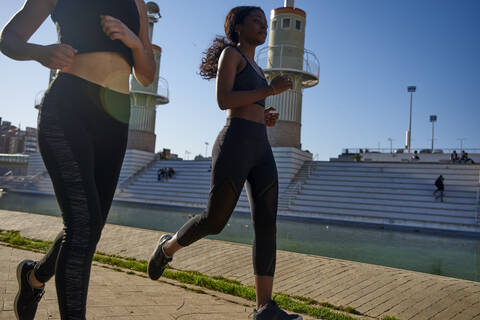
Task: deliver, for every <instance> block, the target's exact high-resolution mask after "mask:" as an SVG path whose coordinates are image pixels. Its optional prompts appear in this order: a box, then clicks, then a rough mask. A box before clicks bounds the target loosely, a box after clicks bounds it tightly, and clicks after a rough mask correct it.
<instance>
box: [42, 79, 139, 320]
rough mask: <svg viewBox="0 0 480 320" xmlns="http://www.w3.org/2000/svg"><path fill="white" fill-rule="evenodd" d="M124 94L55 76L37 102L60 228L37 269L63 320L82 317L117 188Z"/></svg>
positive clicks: (124, 131)
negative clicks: (50, 285)
mask: <svg viewBox="0 0 480 320" xmlns="http://www.w3.org/2000/svg"><path fill="white" fill-rule="evenodd" d="M129 118H130V98H129V95H128V94H122V93H118V92H115V91H112V90H109V89H106V88H103V87H101V86H98V85H96V84H94V83H91V82H88V81H86V80H84V79H81V78H78V77H76V76H73V75H70V74H65V73H60V74H59V75H58V77H57V78H56V79H55V80H54V82H53V83H52V84H51V86H50V88H49V89H48V91H47V93H46V94H45V97H44V100H43V102H42V108H41V110H40V114H39V121H38V141H39V146H40V152H41V154H42V157H43V161H44V162H45V166H46V168H47V170H48V173H49V174H50V178H51V179H52V183H53V188H54V190H55V195H56V197H57V201H58V204H59V206H60V209H61V212H62V218H63V223H64V228H63V230H62V231H61V232H60V234H59V235H58V236H57V238H56V239H55V241H54V243H53V246H52V247H51V248H50V251H49V252H48V253H47V254H46V255H45V256H44V258H43V259H42V260H41V261H40V262H39V263H38V264H37V265H36V267H35V271H34V272H35V276H36V278H37V279H38V280H39V281H41V282H47V281H48V280H49V279H50V278H51V277H53V275H55V283H56V287H57V296H58V303H59V307H60V315H61V318H62V319H82V320H83V319H85V307H86V301H87V291H88V282H89V278H90V269H91V264H92V258H93V254H94V252H95V248H96V246H97V243H98V241H99V239H100V234H101V231H102V229H103V226H104V225H105V221H106V219H107V214H108V211H109V209H110V205H111V203H112V199H113V196H114V193H115V188H116V185H117V181H118V177H119V174H120V169H121V167H122V162H123V157H124V155H125V150H126V145H127V138H128V121H129Z"/></svg>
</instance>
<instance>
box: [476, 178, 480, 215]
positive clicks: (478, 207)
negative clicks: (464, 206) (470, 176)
mask: <svg viewBox="0 0 480 320" xmlns="http://www.w3.org/2000/svg"><path fill="white" fill-rule="evenodd" d="M475 203H476V212H475V222H476V223H477V224H480V170H478V184H477V199H476V201H475Z"/></svg>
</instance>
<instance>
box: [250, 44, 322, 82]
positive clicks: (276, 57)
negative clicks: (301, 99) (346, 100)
mask: <svg viewBox="0 0 480 320" xmlns="http://www.w3.org/2000/svg"><path fill="white" fill-rule="evenodd" d="M256 61H257V64H258V65H259V66H260V67H261V68H263V69H264V70H265V71H269V70H278V71H293V72H301V73H304V74H307V75H308V76H309V77H310V78H311V79H309V80H305V81H304V86H307V87H311V86H314V85H316V84H317V83H318V78H319V76H320V62H319V60H318V58H317V56H316V55H315V53H313V52H312V51H310V50H307V49H304V48H300V47H297V46H292V45H276V46H268V47H263V48H261V49H260V50H259V51H258V53H257V57H256Z"/></svg>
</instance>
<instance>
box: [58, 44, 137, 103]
mask: <svg viewBox="0 0 480 320" xmlns="http://www.w3.org/2000/svg"><path fill="white" fill-rule="evenodd" d="M60 72H65V73H70V74H73V75H75V76H77V77H80V78H82V79H85V80H87V81H90V82H93V83H96V84H98V85H100V86H102V87H105V88H108V89H111V90H114V91H118V92H121V93H127V94H128V93H129V83H128V80H129V77H130V73H131V67H130V65H129V64H128V62H127V61H126V60H125V58H124V57H122V56H121V55H120V54H118V53H116V52H103V51H102V52H89V53H82V54H77V55H76V56H75V59H74V61H73V64H72V65H70V66H69V67H67V68H64V69H62V70H61V71H60Z"/></svg>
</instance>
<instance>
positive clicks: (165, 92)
mask: <svg viewBox="0 0 480 320" xmlns="http://www.w3.org/2000/svg"><path fill="white" fill-rule="evenodd" d="M151 86H153V85H151ZM151 86H150V87H146V88H145V87H139V86H135V87H132V90H131V91H130V92H131V93H139V94H145V95H154V96H156V98H157V104H167V103H168V102H169V101H170V89H169V87H168V81H167V79H165V78H163V77H160V76H159V77H158V87H157V90H156V91H157V92H153V91H152V87H151Z"/></svg>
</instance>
